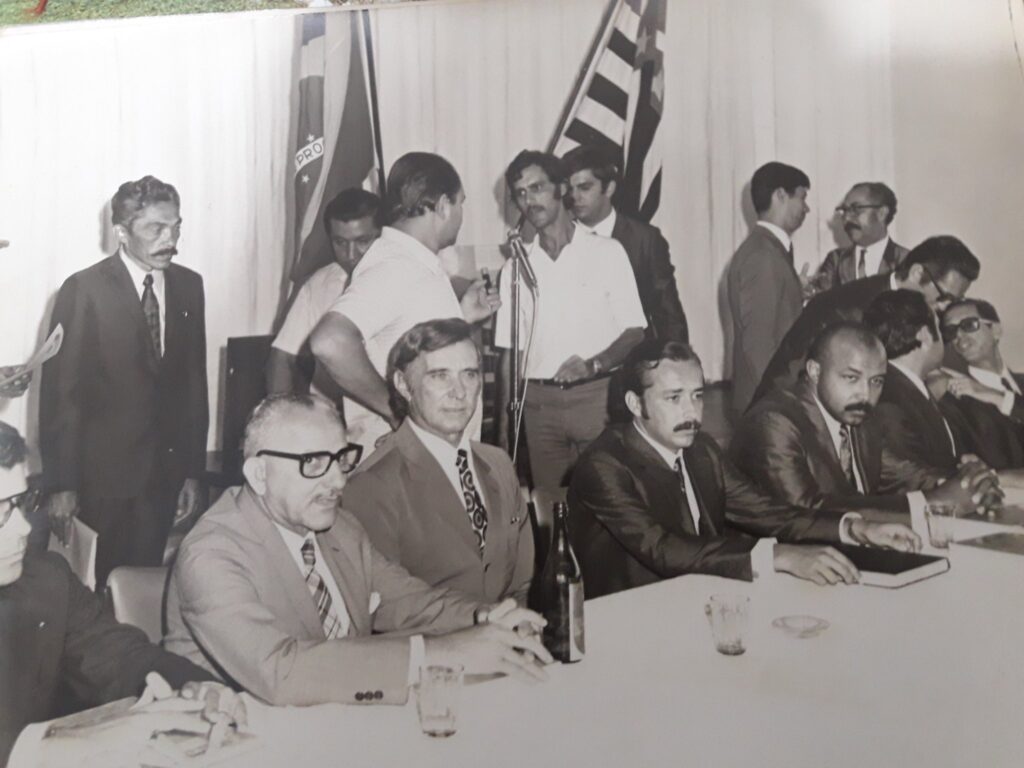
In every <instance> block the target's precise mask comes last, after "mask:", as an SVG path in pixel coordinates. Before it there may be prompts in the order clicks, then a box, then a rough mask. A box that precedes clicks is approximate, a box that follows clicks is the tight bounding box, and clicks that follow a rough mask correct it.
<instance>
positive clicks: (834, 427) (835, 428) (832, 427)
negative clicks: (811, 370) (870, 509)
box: [814, 395, 867, 494]
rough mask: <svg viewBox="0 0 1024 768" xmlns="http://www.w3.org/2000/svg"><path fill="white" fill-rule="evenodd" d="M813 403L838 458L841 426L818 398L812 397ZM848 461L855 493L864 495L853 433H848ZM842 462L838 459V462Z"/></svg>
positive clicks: (864, 487)
mask: <svg viewBox="0 0 1024 768" xmlns="http://www.w3.org/2000/svg"><path fill="white" fill-rule="evenodd" d="M814 403H815V405H817V406H818V410H819V411H821V418H822V419H824V420H825V427H826V428H827V429H828V435H829V437H831V438H832V447H833V448H835V451H836V458H837V459H839V458H840V455H841V454H840V447H841V446H842V442H843V435H842V431H843V425H842V423H841V422H839V421H838V420H837V419H836V418H835V417H833V416H832V414H831V413H829V412H828V410H826V408H825V406H824V405H822V402H821V400H819V399H818V396H817V395H815V396H814ZM849 434H850V461H851V463H852V464H853V477H854V480H855V481H856V484H857V491H858V492H859V493H862V494H863V493H866V489H867V486H866V485H865V484H864V478H863V477H861V473H860V466H859V465H858V464H857V452H856V449H855V448H854V447H853V431H852V430H851V431H850V433H849ZM841 461H842V460H841V459H840V462H841Z"/></svg>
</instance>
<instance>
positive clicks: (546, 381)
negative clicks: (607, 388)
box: [526, 371, 612, 389]
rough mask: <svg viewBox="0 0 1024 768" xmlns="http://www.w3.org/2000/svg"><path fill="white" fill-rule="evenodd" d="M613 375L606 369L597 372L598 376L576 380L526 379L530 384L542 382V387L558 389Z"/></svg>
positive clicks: (570, 387) (578, 385)
mask: <svg viewBox="0 0 1024 768" xmlns="http://www.w3.org/2000/svg"><path fill="white" fill-rule="evenodd" d="M611 375H612V372H611V371H604V372H603V373H599V374H597V376H591V377H590V378H589V379H577V380H576V381H555V380H554V379H527V380H526V381H527V382H528V383H530V384H540V385H541V386H542V387H558V389H573V388H575V387H581V386H583V385H584V384H590V383H591V382H592V381H600V380H601V379H607V378H608V377H609V376H611Z"/></svg>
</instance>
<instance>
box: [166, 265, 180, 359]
mask: <svg viewBox="0 0 1024 768" xmlns="http://www.w3.org/2000/svg"><path fill="white" fill-rule="evenodd" d="M178 277H179V274H178V272H177V271H176V270H175V269H174V265H173V264H172V265H171V266H170V267H168V268H167V269H166V270H165V271H164V357H163V359H164V361H167V362H168V364H173V363H174V360H175V357H174V356H175V355H176V354H177V352H178V347H179V344H178V338H179V336H180V335H181V320H182V314H183V310H182V309H181V307H182V304H183V301H182V297H181V288H182V286H181V283H180V282H179V280H178Z"/></svg>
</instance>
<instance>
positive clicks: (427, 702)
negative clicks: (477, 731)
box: [416, 665, 463, 738]
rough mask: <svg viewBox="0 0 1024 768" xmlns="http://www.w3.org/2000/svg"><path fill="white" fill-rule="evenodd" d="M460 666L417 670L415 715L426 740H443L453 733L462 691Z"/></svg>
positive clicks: (431, 667) (430, 667)
mask: <svg viewBox="0 0 1024 768" xmlns="http://www.w3.org/2000/svg"><path fill="white" fill-rule="evenodd" d="M462 673H463V669H462V667H461V666H458V665H456V666H452V667H445V666H428V667H423V668H422V669H420V683H419V686H418V687H417V691H416V694H417V695H416V711H417V712H418V713H419V717H420V728H421V729H422V730H423V732H424V733H425V734H427V735H428V736H433V737H435V738H445V737H447V736H451V735H452V734H453V733H455V724H456V720H457V717H458V714H459V693H460V691H461V690H462V677H463V674H462Z"/></svg>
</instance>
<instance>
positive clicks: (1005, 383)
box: [1000, 376, 1017, 394]
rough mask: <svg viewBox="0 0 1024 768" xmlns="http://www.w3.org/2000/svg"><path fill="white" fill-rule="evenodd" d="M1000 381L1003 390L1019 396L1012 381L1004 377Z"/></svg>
mask: <svg viewBox="0 0 1024 768" xmlns="http://www.w3.org/2000/svg"><path fill="white" fill-rule="evenodd" d="M1000 381H1002V382H1003V389H1005V390H1006V391H1007V392H1013V393H1014V394H1017V388H1016V387H1014V386H1013V382H1012V381H1010V379H1009V378H1007V377H1006V376H1003V378H1002V379H1000Z"/></svg>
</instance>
